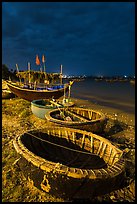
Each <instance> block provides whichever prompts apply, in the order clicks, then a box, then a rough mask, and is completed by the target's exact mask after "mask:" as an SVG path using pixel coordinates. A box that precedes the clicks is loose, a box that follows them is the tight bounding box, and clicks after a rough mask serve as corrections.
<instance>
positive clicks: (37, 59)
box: [36, 55, 40, 65]
mask: <svg viewBox="0 0 137 204" xmlns="http://www.w3.org/2000/svg"><path fill="white" fill-rule="evenodd" d="M36 65H40V60H39V57H38V55H36Z"/></svg>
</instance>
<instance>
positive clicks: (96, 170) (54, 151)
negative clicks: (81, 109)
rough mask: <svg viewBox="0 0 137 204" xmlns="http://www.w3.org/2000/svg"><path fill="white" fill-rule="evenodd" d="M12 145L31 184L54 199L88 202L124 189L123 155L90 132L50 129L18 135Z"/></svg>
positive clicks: (59, 128) (60, 128) (108, 142)
mask: <svg viewBox="0 0 137 204" xmlns="http://www.w3.org/2000/svg"><path fill="white" fill-rule="evenodd" d="M13 145H14V147H15V149H16V151H17V153H19V155H20V159H19V160H18V165H19V167H20V169H21V170H22V171H23V172H24V175H25V176H26V178H27V179H28V181H30V182H31V184H33V185H34V186H36V187H37V188H39V189H42V190H44V191H46V192H47V193H49V194H51V195H54V196H57V197H60V198H64V199H68V200H73V199H87V198H94V197H95V196H98V195H103V194H106V193H110V192H111V191H113V190H116V189H118V188H120V187H121V185H123V181H124V173H125V161H124V159H123V152H122V151H121V150H120V149H118V148H117V147H116V146H114V145H113V144H111V143H110V141H109V140H107V139H105V138H103V137H101V136H98V135H96V134H93V133H91V132H87V131H82V130H78V129H73V128H64V127H50V126H49V127H47V128H44V129H39V130H31V131H28V132H26V133H24V134H23V135H17V136H16V137H15V139H14V140H13Z"/></svg>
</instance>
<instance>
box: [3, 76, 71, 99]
mask: <svg viewBox="0 0 137 204" xmlns="http://www.w3.org/2000/svg"><path fill="white" fill-rule="evenodd" d="M6 82H7V85H8V87H9V89H10V90H11V92H13V93H14V94H15V95H17V96H18V97H20V98H23V99H25V100H27V101H30V102H31V101H33V100H37V99H51V98H54V99H58V98H60V97H61V96H63V95H64V91H65V92H67V91H68V90H69V86H70V83H66V84H59V85H46V86H44V87H36V88H34V87H28V86H26V85H24V84H23V85H22V86H20V85H19V84H16V83H12V82H11V81H8V80H7V81H6Z"/></svg>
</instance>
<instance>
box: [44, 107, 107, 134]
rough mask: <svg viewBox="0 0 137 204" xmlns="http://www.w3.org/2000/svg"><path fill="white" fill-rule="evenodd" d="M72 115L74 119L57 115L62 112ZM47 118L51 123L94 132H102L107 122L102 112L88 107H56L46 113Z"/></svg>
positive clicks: (65, 114)
mask: <svg viewBox="0 0 137 204" xmlns="http://www.w3.org/2000/svg"><path fill="white" fill-rule="evenodd" d="M62 113H63V114H64V116H66V117H67V116H70V117H71V118H72V121H68V120H65V119H64V118H62V117H61V118H59V117H57V116H58V115H60V114H62ZM45 118H46V119H47V120H48V121H49V122H50V123H51V125H60V126H64V127H71V128H76V129H81V130H87V131H90V132H93V133H101V132H102V131H103V130H104V128H105V125H106V123H107V118H106V117H105V115H104V114H103V113H101V112H98V111H95V110H92V109H86V108H78V107H73V108H67V109H63V108H60V109H54V110H51V111H49V112H48V113H46V114H45Z"/></svg>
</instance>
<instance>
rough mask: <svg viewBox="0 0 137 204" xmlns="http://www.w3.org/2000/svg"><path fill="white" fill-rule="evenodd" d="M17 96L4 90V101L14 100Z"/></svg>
mask: <svg viewBox="0 0 137 204" xmlns="http://www.w3.org/2000/svg"><path fill="white" fill-rule="evenodd" d="M14 97H15V94H14V93H12V92H11V91H10V90H8V89H2V99H10V98H14Z"/></svg>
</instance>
